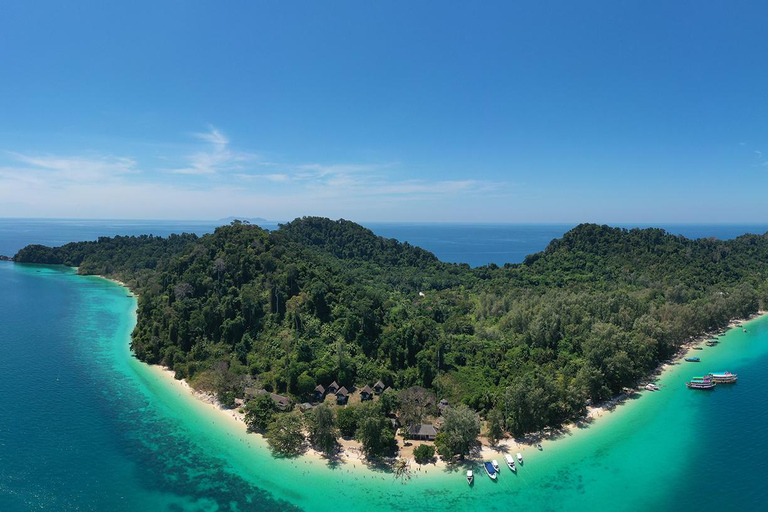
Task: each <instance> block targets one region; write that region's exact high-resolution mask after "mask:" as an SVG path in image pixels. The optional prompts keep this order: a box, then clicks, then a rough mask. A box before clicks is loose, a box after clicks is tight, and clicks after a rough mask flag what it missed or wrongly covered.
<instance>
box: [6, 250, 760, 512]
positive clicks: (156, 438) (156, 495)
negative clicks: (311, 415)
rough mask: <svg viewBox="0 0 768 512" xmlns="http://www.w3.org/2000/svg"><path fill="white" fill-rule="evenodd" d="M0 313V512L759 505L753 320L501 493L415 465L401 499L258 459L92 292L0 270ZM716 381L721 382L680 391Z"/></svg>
mask: <svg viewBox="0 0 768 512" xmlns="http://www.w3.org/2000/svg"><path fill="white" fill-rule="evenodd" d="M0 304H1V305H2V306H0V389H2V395H0V396H2V403H1V404H0V405H1V406H2V408H1V409H2V414H0V510H2V511H12V512H15V511H27V510H55V511H59V510H62V511H66V510H94V511H96V510H136V509H144V510H169V511H186V510H191V511H196V510H200V511H202V510H212V511H214V510H238V511H239V510H290V509H291V508H292V507H296V508H299V509H303V510H310V511H341V510H366V511H377V510H435V511H437V510H440V511H445V510H477V509H478V508H482V509H484V510H511V509H517V508H521V509H522V508H524V509H526V510H529V511H531V510H533V511H539V510H541V511H550V510H551V511H558V510H564V511H565V510H568V511H580V510H592V509H598V510H600V509H610V510H627V511H629V510H638V509H641V508H648V507H651V508H652V509H653V510H670V511H672V510H674V511H688V510H690V511H693V510H701V509H702V508H708V509H712V507H728V508H729V509H730V510H759V509H761V508H762V505H761V504H762V503H763V502H764V501H765V500H766V499H768V489H766V488H765V487H764V486H763V479H764V477H765V475H768V468H767V467H766V462H765V461H766V460H767V459H768V457H767V456H768V442H767V441H766V440H765V439H764V434H765V425H766V419H767V418H766V415H767V414H768V398H767V397H766V394H765V393H764V392H763V389H762V385H761V384H762V383H764V382H765V381H766V378H768V364H767V363H768V318H764V319H760V320H757V321H754V322H751V323H749V324H748V325H747V327H748V329H749V332H748V333H743V332H741V331H740V330H733V331H731V332H729V334H728V335H727V336H726V338H725V340H724V341H723V343H721V344H720V345H719V346H717V347H713V348H708V347H707V348H705V349H704V350H702V351H697V354H696V355H698V356H700V357H701V358H702V362H701V363H698V364H695V363H688V364H685V363H683V364H680V365H675V366H673V367H672V368H671V370H669V371H667V372H665V373H664V374H663V376H662V377H661V379H660V381H659V384H660V385H661V387H662V389H661V391H658V392H655V393H644V394H643V395H642V397H641V398H639V399H635V400H632V401H630V403H629V404H627V405H625V406H621V407H619V408H617V410H616V412H614V413H605V415H604V417H601V418H599V419H598V421H596V422H595V423H594V424H593V425H592V426H590V427H588V428H582V429H575V430H574V431H572V432H571V433H570V434H568V435H566V436H564V438H563V439H561V440H557V441H554V442H548V443H545V445H544V450H543V451H542V452H538V451H535V450H531V449H526V450H525V451H524V456H525V458H526V462H525V465H524V466H523V467H522V468H521V469H520V470H519V472H518V475H517V476H515V475H513V474H511V473H510V472H509V471H507V470H506V469H505V468H502V471H503V472H502V474H501V476H500V478H499V481H498V482H497V483H494V482H491V481H490V480H489V479H488V478H484V477H483V474H482V473H481V472H480V471H477V482H476V484H475V486H474V487H472V488H470V487H468V486H467V485H466V483H465V481H464V475H463V471H464V470H463V469H462V470H459V471H455V472H448V471H444V470H441V469H438V468H435V467H434V466H427V467H425V468H424V470H422V471H419V472H416V473H415V476H414V478H412V479H411V480H410V481H409V482H408V483H407V484H401V483H400V482H398V481H395V480H394V479H393V478H392V477H391V476H390V475H388V474H386V473H381V472H375V471H368V470H364V469H361V464H360V463H359V462H356V463H355V466H354V467H352V468H348V467H345V466H342V467H339V468H335V469H334V468H329V467H327V466H326V464H325V463H323V462H322V461H315V460H312V459H310V458H299V459H273V458H272V457H270V456H269V455H268V452H267V451H266V449H265V446H264V443H263V442H262V441H261V439H260V438H258V437H257V436H253V435H245V434H243V432H242V428H240V427H239V425H237V424H234V423H233V422H231V421H228V420H227V418H225V417H223V416H222V415H221V414H220V413H218V412H216V411H213V410H212V409H211V408H210V406H207V405H205V404H202V403H201V402H199V401H197V400H195V399H194V398H191V397H190V396H189V395H188V394H187V393H185V392H183V391H182V390H180V389H179V387H178V386H177V385H176V384H174V383H172V382H169V379H168V378H167V377H166V376H165V375H163V374H162V373H161V372H160V371H158V370H157V369H156V368H152V367H148V366H146V365H143V364H141V363H140V362H138V361H136V360H135V359H133V358H132V357H131V356H130V352H129V350H128V346H127V342H128V334H129V332H130V330H131V329H132V326H133V322H134V316H133V311H134V308H135V300H134V299H133V298H131V297H128V296H127V295H126V292H125V290H124V289H123V288H121V287H119V286H117V285H114V284H112V283H110V282H108V281H105V280H102V279H99V278H85V277H79V276H76V275H75V274H74V273H72V271H70V270H67V269H63V268H60V267H59V268H57V267H38V266H23V265H14V264H12V263H0ZM720 370H732V371H736V372H738V373H739V375H740V379H739V383H738V384H736V385H734V386H718V388H717V389H716V390H714V391H713V392H697V391H690V390H688V389H686V388H685V386H684V382H685V380H686V379H687V378H689V377H691V376H692V375H694V374H699V373H704V372H706V371H720ZM499 458H501V456H499ZM476 469H478V470H479V468H476Z"/></svg>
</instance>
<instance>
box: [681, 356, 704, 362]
mask: <svg viewBox="0 0 768 512" xmlns="http://www.w3.org/2000/svg"><path fill="white" fill-rule="evenodd" d="M685 360H686V361H688V362H689V363H698V362H700V361H701V358H700V357H686V358H685Z"/></svg>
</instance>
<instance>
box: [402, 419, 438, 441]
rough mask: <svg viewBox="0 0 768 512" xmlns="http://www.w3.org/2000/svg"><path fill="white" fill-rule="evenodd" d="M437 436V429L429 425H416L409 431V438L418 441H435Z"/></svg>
mask: <svg viewBox="0 0 768 512" xmlns="http://www.w3.org/2000/svg"><path fill="white" fill-rule="evenodd" d="M436 435H437V429H436V428H435V426H434V425H430V424H428V423H422V424H420V425H414V426H412V427H411V428H409V429H408V438H409V439H415V440H418V441H434V440H435V436H436Z"/></svg>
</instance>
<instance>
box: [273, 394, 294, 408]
mask: <svg viewBox="0 0 768 512" xmlns="http://www.w3.org/2000/svg"><path fill="white" fill-rule="evenodd" d="M269 396H270V397H272V400H274V401H275V403H276V404H277V405H279V406H281V407H288V406H289V405H291V399H290V398H288V397H287V396H283V395H278V394H276V393H270V394H269Z"/></svg>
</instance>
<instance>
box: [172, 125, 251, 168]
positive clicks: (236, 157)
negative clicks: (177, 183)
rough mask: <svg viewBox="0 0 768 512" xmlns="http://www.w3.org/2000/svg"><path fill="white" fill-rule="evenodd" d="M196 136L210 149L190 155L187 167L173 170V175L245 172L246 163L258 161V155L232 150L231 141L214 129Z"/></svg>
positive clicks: (187, 158) (187, 159)
mask: <svg viewBox="0 0 768 512" xmlns="http://www.w3.org/2000/svg"><path fill="white" fill-rule="evenodd" d="M194 136H195V137H196V138H198V139H200V140H202V141H204V142H206V143H208V147H206V148H205V149H204V150H201V151H196V152H194V153H192V154H190V155H188V156H187V157H186V161H187V165H186V166H184V167H179V168H175V169H171V170H170V172H172V173H173V174H191V175H214V174H218V173H222V172H228V171H238V170H244V169H245V167H244V164H245V163H247V162H251V161H253V160H255V159H256V155H253V154H249V153H242V152H234V151H232V150H230V149H229V139H228V138H227V137H226V136H225V135H224V134H223V133H222V132H220V131H219V130H217V129H216V128H214V127H211V128H210V130H209V131H208V132H205V133H195V134H194Z"/></svg>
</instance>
